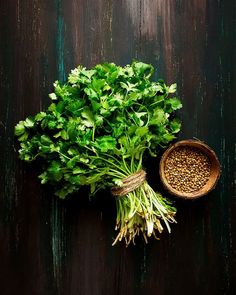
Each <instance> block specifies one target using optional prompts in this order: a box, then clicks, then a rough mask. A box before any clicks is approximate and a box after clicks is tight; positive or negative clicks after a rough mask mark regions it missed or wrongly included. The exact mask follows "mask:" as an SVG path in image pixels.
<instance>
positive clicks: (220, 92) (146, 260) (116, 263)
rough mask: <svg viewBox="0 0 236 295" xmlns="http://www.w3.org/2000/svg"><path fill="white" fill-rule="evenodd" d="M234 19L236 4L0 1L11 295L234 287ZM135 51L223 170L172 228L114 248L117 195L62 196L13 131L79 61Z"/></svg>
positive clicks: (0, 214) (0, 266) (4, 233)
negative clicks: (171, 92)
mask: <svg viewBox="0 0 236 295" xmlns="http://www.w3.org/2000/svg"><path fill="white" fill-rule="evenodd" d="M235 14H236V3H235V1H234V0H227V1H223V0H218V1H216V0H214V1H213V0H192V1H190V0H172V1H171V0H116V1H115V0H113V1H112V0H103V1H102V0H84V1H83V0H54V1H53V0H50V1H49V0H44V1H42V0H17V1H16V0H15V1H14V0H1V1H0V26H1V27H0V31H1V35H0V50H1V51H0V84H1V89H0V95H1V101H0V192H1V193H0V294H1V295H38V294H39V295H51V294H57V295H62V294H63V295H80V294H81V295H113V294H122V295H129V294H130V295H132V294H135V295H138V294H145V295H147V294H158V295H170V294H181V295H185V294H211V295H217V294H220V295H223V294H236V284H235V281H236V192H235V181H236V179H235V178H236V177H235V151H236V148H235V142H236V140H235V139H236V138H235V133H236V131H235V130H236V114H235V111H236V99H235V97H236V77H235V75H236V70H235V68H236V67H235V64H236V54H235V52H236V51H235V47H236V42H235V41H236V23H235V21H236V17H235ZM133 58H136V59H140V60H143V61H145V62H149V63H152V64H153V65H154V66H155V67H156V68H157V71H158V77H163V78H164V79H166V80H167V81H168V82H169V83H171V82H174V81H176V82H177V83H178V93H179V96H180V97H181V98H182V101H183V105H184V108H183V110H182V111H181V113H180V116H181V119H182V122H183V129H182V132H181V134H180V137H179V138H192V137H194V136H195V137H197V138H199V139H201V140H204V141H205V142H206V143H208V144H209V145H210V146H211V147H212V148H213V149H214V150H215V151H216V153H217V154H218V157H219V159H220V162H221V164H222V176H221V179H220V182H219V184H218V186H217V188H216V190H214V191H213V192H212V193H211V194H210V195H209V196H207V197H204V198H202V199H199V200H198V201H194V202H190V201H189V202H187V201H186V202H184V201H177V202H176V206H177V208H178V215H177V219H178V224H177V225H175V226H173V232H172V234H171V235H168V234H163V236H162V238H161V240H160V241H151V242H150V243H149V244H148V245H144V244H143V243H141V242H139V243H138V244H137V246H135V247H134V246H131V247H129V248H128V249H126V248H125V247H124V245H123V244H121V245H118V246H116V247H111V242H112V239H113V238H114V236H115V232H114V223H115V204H114V200H112V198H111V197H110V195H109V194H108V193H107V192H101V193H100V194H99V195H98V197H97V198H96V199H94V200H92V201H89V200H88V199H87V196H86V193H85V192H84V191H81V192H80V193H79V194H77V195H75V196H72V197H71V198H70V199H68V200H66V201H60V200H58V199H56V198H55V197H54V196H53V194H52V193H51V192H50V191H48V189H45V188H44V187H42V186H41V185H40V183H39V181H38V179H37V173H38V167H32V166H29V165H27V164H25V163H22V162H21V161H20V160H19V159H18V155H17V149H18V145H17V143H16V142H15V139H14V136H13V128H14V125H15V124H16V123H17V122H18V121H19V120H20V119H24V118H25V117H26V116H28V115H32V114H35V113H36V112H38V111H39V110H43V109H44V108H46V106H47V105H48V104H49V98H48V96H47V94H48V93H50V92H51V91H52V83H53V82H54V80H56V79H60V80H64V79H65V77H66V76H67V74H68V73H69V71H70V69H71V68H74V67H76V66H77V65H78V64H83V65H85V66H88V67H90V66H92V65H94V64H96V63H99V62H102V61H114V62H116V63H117V64H121V65H125V64H126V63H129V62H130V61H131V60H132V59H133ZM154 164H155V165H156V166H155V165H154V167H156V170H155V169H153V170H154V172H153V181H154V180H155V173H156V171H157V167H158V161H157V162H156V163H154ZM154 182H155V181H154Z"/></svg>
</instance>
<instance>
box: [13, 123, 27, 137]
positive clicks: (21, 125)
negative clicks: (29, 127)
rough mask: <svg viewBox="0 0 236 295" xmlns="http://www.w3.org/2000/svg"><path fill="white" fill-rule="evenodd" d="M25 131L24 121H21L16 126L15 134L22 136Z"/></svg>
mask: <svg viewBox="0 0 236 295" xmlns="http://www.w3.org/2000/svg"><path fill="white" fill-rule="evenodd" d="M24 133H25V125H24V121H20V122H19V123H18V124H17V125H16V126H15V135H16V136H20V135H22V134H24Z"/></svg>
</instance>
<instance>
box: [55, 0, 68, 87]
mask: <svg viewBox="0 0 236 295" xmlns="http://www.w3.org/2000/svg"><path fill="white" fill-rule="evenodd" d="M55 4H56V10H57V35H56V51H57V71H58V78H59V80H60V81H62V82H65V80H66V75H65V65H64V47H65V40H64V39H65V38H64V19H63V15H62V7H61V0H56V2H55Z"/></svg>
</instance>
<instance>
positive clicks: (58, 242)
mask: <svg viewBox="0 0 236 295" xmlns="http://www.w3.org/2000/svg"><path fill="white" fill-rule="evenodd" d="M50 221H51V227H52V234H51V235H52V241H51V247H52V259H53V276H54V280H55V284H56V288H57V292H58V294H61V291H60V290H61V282H62V265H63V257H64V250H65V249H64V248H65V247H64V242H63V233H64V228H63V223H64V214H63V212H62V211H61V210H60V209H59V208H58V200H56V199H55V198H53V200H52V212H51V220H50Z"/></svg>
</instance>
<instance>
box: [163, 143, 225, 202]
mask: <svg viewBox="0 0 236 295" xmlns="http://www.w3.org/2000/svg"><path fill="white" fill-rule="evenodd" d="M180 146H185V147H193V148H197V149H199V150H200V151H201V152H202V153H203V154H205V155H206V156H207V157H208V159H209V161H210V164H211V167H210V177H209V179H208V181H207V182H206V184H205V185H204V186H203V187H202V188H200V189H199V190H197V191H194V192H180V191H178V190H176V189H175V188H173V187H172V186H171V185H170V184H169V183H168V181H167V179H166V176H165V171H164V169H165V162H166V159H167V158H168V156H169V155H170V153H171V152H172V151H173V150H174V149H176V148H177V147H180ZM159 172H160V177H161V181H162V183H163V185H164V187H165V188H166V189H167V190H168V191H169V192H170V193H171V194H172V195H175V196H177V197H180V198H184V199H196V198H199V197H201V196H204V195H206V194H208V193H209V192H210V191H211V190H213V189H214V188H215V186H216V184H217V181H218V179H219V177H220V173H221V169H220V163H219V161H218V158H217V156H216V154H215V152H214V151H213V150H212V149H211V148H210V147H209V146H207V145H206V144H205V143H203V142H201V141H199V140H192V139H188V140H181V141H179V142H177V143H175V144H173V145H172V146H170V147H169V148H168V149H167V150H166V151H165V152H164V154H163V156H162V158H161V162H160V167H159Z"/></svg>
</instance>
